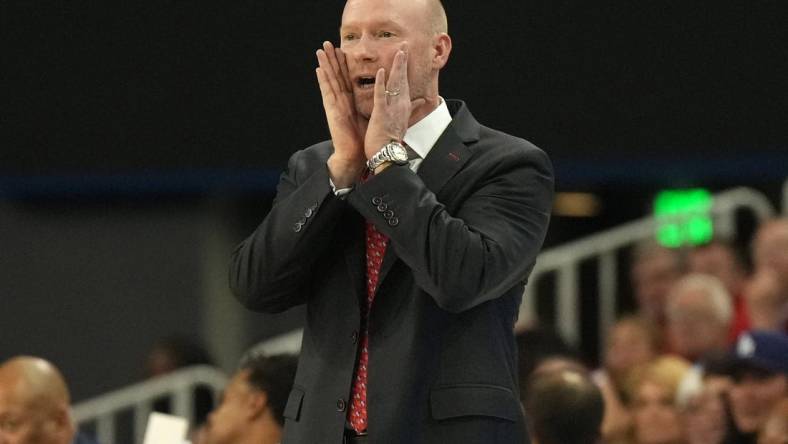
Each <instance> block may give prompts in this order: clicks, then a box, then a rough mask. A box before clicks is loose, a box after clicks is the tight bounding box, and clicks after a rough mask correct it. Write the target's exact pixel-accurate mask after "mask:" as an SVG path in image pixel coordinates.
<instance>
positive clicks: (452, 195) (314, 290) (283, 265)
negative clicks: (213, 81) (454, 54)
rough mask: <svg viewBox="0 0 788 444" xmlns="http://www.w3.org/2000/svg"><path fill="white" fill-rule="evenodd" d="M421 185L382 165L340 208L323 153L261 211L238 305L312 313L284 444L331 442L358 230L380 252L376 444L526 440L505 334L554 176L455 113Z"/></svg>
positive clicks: (343, 384)
mask: <svg viewBox="0 0 788 444" xmlns="http://www.w3.org/2000/svg"><path fill="white" fill-rule="evenodd" d="M448 105H449V109H450V112H451V113H452V116H453V120H452V123H451V124H450V125H449V127H448V128H447V129H446V131H445V132H444V133H443V135H442V136H441V138H440V139H439V140H438V142H437V143H436V145H435V146H434V147H433V149H432V151H431V152H430V153H429V155H428V156H427V157H426V159H424V161H423V163H422V164H421V166H420V169H419V172H418V174H415V173H413V172H412V171H411V170H410V169H408V168H407V167H405V166H402V167H390V168H388V169H386V170H385V171H383V172H382V173H381V174H379V175H377V176H374V177H372V178H371V179H370V180H368V181H367V182H365V183H361V184H358V185H357V186H356V187H355V189H354V191H352V192H351V193H350V194H349V196H348V197H347V199H346V200H344V201H343V200H340V199H338V198H336V197H334V195H333V193H331V190H330V188H329V185H328V182H329V181H328V173H327V167H326V160H327V158H328V156H329V155H330V154H331V152H332V146H331V144H330V142H323V143H320V144H317V145H314V146H311V147H309V148H307V149H305V150H302V151H299V152H297V153H295V154H294V155H293V156H292V157H291V159H290V162H289V165H288V169H287V171H286V172H285V173H283V175H282V177H281V180H280V183H279V186H278V190H277V197H276V200H275V202H274V206H273V208H272V209H271V212H270V213H269V214H268V216H266V218H265V220H263V222H262V224H261V225H260V226H259V227H258V228H257V230H256V231H255V232H254V233H253V234H252V235H251V236H250V237H249V238H247V239H246V240H245V241H244V242H243V243H242V244H241V245H239V247H238V248H237V249H236V251H235V252H234V254H233V257H232V265H231V270H230V283H231V287H232V289H233V291H234V293H235V294H236V295H237V297H238V299H239V300H240V301H241V302H242V303H243V304H244V305H245V306H247V307H249V308H251V309H254V310H259V311H264V312H279V311H282V310H286V309H288V308H290V307H293V306H295V305H298V304H306V305H307V320H306V328H305V331H304V339H303V344H302V351H301V357H300V362H299V366H298V372H297V374H296V378H295V385H294V388H293V391H292V393H291V394H290V398H289V401H288V403H287V407H286V409H285V412H284V415H285V418H286V423H285V432H284V441H283V442H284V443H285V444H315V443H329V444H334V443H337V444H338V443H341V442H342V434H343V429H344V427H345V418H346V416H347V408H348V398H349V395H350V389H351V382H352V378H353V370H354V365H355V362H356V356H357V351H358V350H357V349H358V336H359V328H360V304H361V303H363V301H365V299H366V290H365V280H366V276H365V272H366V269H365V260H364V255H365V242H364V221H365V220H369V221H371V222H373V223H374V224H375V225H376V227H377V228H378V229H379V230H380V231H381V232H383V233H384V234H386V235H387V236H388V237H389V239H390V243H389V247H388V248H387V250H386V254H385V257H384V260H383V265H382V267H381V275H380V281H379V286H378V292H377V294H376V296H375V301H374V304H373V306H372V309H371V312H370V320H369V371H368V389H367V402H368V423H369V434H370V442H371V443H375V444H377V443H408V444H413V443H451V442H458V443H459V442H462V443H484V444H494V443H507V444H508V443H521V442H525V441H526V440H527V438H526V433H525V426H524V420H523V416H522V410H521V408H520V403H519V400H518V396H517V393H518V382H517V359H516V353H515V342H514V337H513V333H512V329H513V324H514V322H515V320H516V316H517V312H518V307H519V305H520V300H521V297H522V292H523V286H524V283H525V280H526V278H527V276H528V274H529V273H530V271H531V269H532V268H533V265H534V262H535V260H536V256H537V253H538V252H539V249H540V247H541V245H542V241H543V239H544V236H545V232H546V231H547V225H548V221H549V214H550V207H551V203H552V197H553V173H552V166H551V164H550V161H549V160H548V158H547V156H546V155H545V153H544V152H543V151H541V150H539V149H538V148H536V147H535V146H534V145H532V144H530V143H529V142H527V141H525V140H522V139H518V138H515V137H512V136H509V135H507V134H504V133H501V132H499V131H495V130H492V129H490V128H487V127H484V126H482V125H480V124H479V123H478V122H477V121H476V120H475V119H474V118H473V116H472V115H471V113H470V112H469V111H468V109H467V107H466V106H465V104H464V103H463V102H460V101H448Z"/></svg>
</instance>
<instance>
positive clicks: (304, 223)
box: [298, 217, 306, 225]
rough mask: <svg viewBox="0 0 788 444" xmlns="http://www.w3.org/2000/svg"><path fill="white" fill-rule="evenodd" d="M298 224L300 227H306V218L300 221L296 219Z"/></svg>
mask: <svg viewBox="0 0 788 444" xmlns="http://www.w3.org/2000/svg"><path fill="white" fill-rule="evenodd" d="M298 223H299V224H301V225H306V218H305V217H302V218H301V219H298Z"/></svg>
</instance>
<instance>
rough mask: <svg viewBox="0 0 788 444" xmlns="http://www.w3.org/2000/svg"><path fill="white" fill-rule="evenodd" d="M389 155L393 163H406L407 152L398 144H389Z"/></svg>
mask: <svg viewBox="0 0 788 444" xmlns="http://www.w3.org/2000/svg"><path fill="white" fill-rule="evenodd" d="M389 153H391V157H392V159H391V160H393V161H394V162H397V163H405V162H407V161H408V151H407V150H405V147H403V146H402V145H400V144H398V143H391V144H389Z"/></svg>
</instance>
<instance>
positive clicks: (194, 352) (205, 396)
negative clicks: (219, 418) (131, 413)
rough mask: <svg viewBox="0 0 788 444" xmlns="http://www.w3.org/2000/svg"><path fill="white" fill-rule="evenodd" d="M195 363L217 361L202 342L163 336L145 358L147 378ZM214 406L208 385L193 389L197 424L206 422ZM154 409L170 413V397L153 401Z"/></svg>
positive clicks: (203, 363)
mask: <svg viewBox="0 0 788 444" xmlns="http://www.w3.org/2000/svg"><path fill="white" fill-rule="evenodd" d="M193 365H214V363H213V360H212V359H211V357H210V355H209V354H208V352H207V351H206V350H205V349H204V348H203V346H202V345H200V344H199V343H197V342H195V341H193V340H192V339H190V338H188V337H184V336H177V335H175V336H170V337H166V338H163V339H160V340H158V341H156V342H155V343H154V344H153V347H152V348H151V349H150V351H149V352H148V355H147V356H146V358H145V374H146V377H148V378H154V377H157V376H162V375H166V374H167V373H170V372H174V371H176V370H178V369H181V368H185V367H190V366H193ZM212 408H213V394H212V392H211V390H209V389H208V388H207V387H201V386H198V387H196V388H195V389H194V418H195V424H197V425H201V424H202V423H204V422H205V418H206V416H207V415H208V412H210V411H211V409H212ZM153 410H155V411H157V412H162V413H170V411H171V406H170V400H169V399H168V398H160V399H157V400H156V401H155V402H154V403H153Z"/></svg>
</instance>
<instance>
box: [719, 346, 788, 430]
mask: <svg viewBox="0 0 788 444" xmlns="http://www.w3.org/2000/svg"><path fill="white" fill-rule="evenodd" d="M729 371H730V374H731V376H732V377H733V385H732V386H731V387H730V389H729V391H728V395H729V399H730V407H731V413H732V416H733V422H734V425H735V428H736V430H737V431H738V434H739V436H738V437H737V438H738V439H737V440H736V441H729V442H753V443H754V442H756V441H755V440H756V434H757V433H758V431H759V430H760V429H761V428H762V427H763V425H764V424H765V422H766V420H767V418H768V417H769V413H770V412H771V411H772V409H773V408H774V407H775V406H776V405H777V403H779V402H780V401H781V400H783V399H785V398H786V397H788V335H786V334H785V333H781V332H774V331H750V332H746V333H743V334H742V335H741V336H739V339H738V340H737V342H736V344H735V346H734V348H733V351H732V353H731V360H730V367H729Z"/></svg>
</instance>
